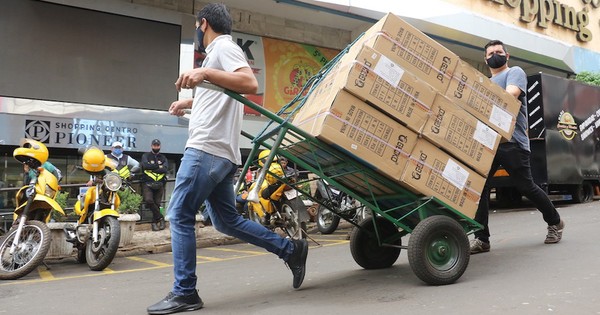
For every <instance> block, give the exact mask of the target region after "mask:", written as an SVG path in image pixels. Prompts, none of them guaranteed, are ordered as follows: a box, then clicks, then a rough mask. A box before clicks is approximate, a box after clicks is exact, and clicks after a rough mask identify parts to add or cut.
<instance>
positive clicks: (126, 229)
mask: <svg viewBox="0 0 600 315" xmlns="http://www.w3.org/2000/svg"><path fill="white" fill-rule="evenodd" d="M118 194H119V198H120V199H121V204H120V205H119V209H117V210H118V211H119V213H120V216H119V222H120V223H121V240H120V242H119V246H121V247H122V246H125V245H128V244H130V243H131V241H132V239H133V232H135V224H136V222H137V221H139V220H140V215H139V214H138V211H139V209H140V205H141V204H142V196H140V195H139V194H137V193H135V192H133V191H132V190H130V189H125V190H121V191H119V192H118Z"/></svg>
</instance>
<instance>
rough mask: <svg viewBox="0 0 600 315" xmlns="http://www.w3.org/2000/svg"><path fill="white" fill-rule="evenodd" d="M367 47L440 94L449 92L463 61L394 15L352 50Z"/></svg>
mask: <svg viewBox="0 0 600 315" xmlns="http://www.w3.org/2000/svg"><path fill="white" fill-rule="evenodd" d="M362 45H366V46H369V47H372V48H373V49H375V50H376V51H378V52H380V53H382V54H384V55H385V56H386V57H388V58H390V59H391V60H392V61H394V62H395V63H397V64H398V65H400V67H402V68H403V69H405V70H407V71H410V72H411V73H413V74H414V75H416V76H417V77H419V78H420V79H422V80H424V81H425V82H427V83H428V84H429V85H431V86H432V87H433V88H435V89H436V90H438V91H440V92H445V91H446V90H447V88H448V85H449V84H450V79H451V78H452V73H453V72H454V68H456V64H457V62H458V60H459V57H458V56H457V55H456V54H454V53H452V52H451V51H450V50H448V49H447V48H445V47H444V46H442V45H441V44H439V43H438V42H436V41H435V40H433V39H431V38H430V37H429V36H427V35H425V34H424V33H423V32H421V31H419V30H418V29H417V28H415V27H414V26H412V25H410V24H409V23H407V22H405V21H404V20H402V19H401V18H399V17H397V16H396V15H394V14H392V13H388V14H387V15H386V16H384V17H383V18H382V19H381V20H379V21H378V22H377V23H375V25H373V26H372V27H371V28H369V29H368V30H367V31H366V32H365V33H364V35H363V36H362V37H360V38H359V39H358V40H357V41H356V42H355V43H354V44H353V45H352V47H351V49H350V51H349V54H351V55H354V56H355V55H356V54H357V53H358V50H359V49H360V46H362Z"/></svg>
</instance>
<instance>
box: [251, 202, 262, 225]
mask: <svg viewBox="0 0 600 315" xmlns="http://www.w3.org/2000/svg"><path fill="white" fill-rule="evenodd" d="M256 206H257V207H260V205H259V204H257V205H256ZM248 220H250V221H254V222H256V223H258V224H260V225H262V222H261V220H260V217H259V216H258V214H256V212H254V211H253V210H252V209H250V208H248Z"/></svg>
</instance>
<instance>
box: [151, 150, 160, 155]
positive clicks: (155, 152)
mask: <svg viewBox="0 0 600 315" xmlns="http://www.w3.org/2000/svg"><path fill="white" fill-rule="evenodd" d="M152 152H154V154H158V152H160V149H152Z"/></svg>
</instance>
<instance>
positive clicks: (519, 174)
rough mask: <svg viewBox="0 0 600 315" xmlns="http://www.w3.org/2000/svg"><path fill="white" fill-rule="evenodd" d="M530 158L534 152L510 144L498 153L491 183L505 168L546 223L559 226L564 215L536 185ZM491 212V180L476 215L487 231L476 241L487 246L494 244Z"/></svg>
mask: <svg viewBox="0 0 600 315" xmlns="http://www.w3.org/2000/svg"><path fill="white" fill-rule="evenodd" d="M530 155H531V153H530V152H528V151H525V150H523V149H522V148H521V147H519V145H518V144H516V143H512V142H507V143H502V144H500V146H499V147H498V151H497V152H496V157H495V158H494V161H493V162H492V167H491V169H490V173H489V174H488V179H490V178H491V177H492V176H493V175H494V173H495V172H496V171H497V170H498V167H499V166H500V165H502V166H503V167H504V169H505V170H506V171H507V172H508V174H510V178H511V181H512V183H513V184H514V185H515V188H517V190H518V191H519V192H520V193H521V195H523V196H525V197H527V199H529V200H530V201H531V202H533V204H534V205H535V207H536V208H537V209H538V210H539V211H540V212H541V213H542V215H543V218H544V221H546V223H548V225H554V224H558V223H559V222H560V215H559V214H558V212H557V211H556V208H554V205H553V204H552V202H551V201H550V199H549V198H548V195H546V193H545V192H544V191H543V190H542V189H541V188H540V187H539V186H538V185H536V184H535V183H534V182H533V177H532V176H531V166H530V164H529V156H530ZM489 210H490V187H489V180H488V181H487V182H486V185H485V188H484V189H483V192H482V194H481V200H479V207H478V208H477V213H476V214H475V221H477V222H479V223H480V224H482V225H483V226H484V229H483V230H481V231H477V232H475V237H476V238H478V239H480V240H482V241H484V242H486V243H489V240H490V229H489V227H488V218H489Z"/></svg>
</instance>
